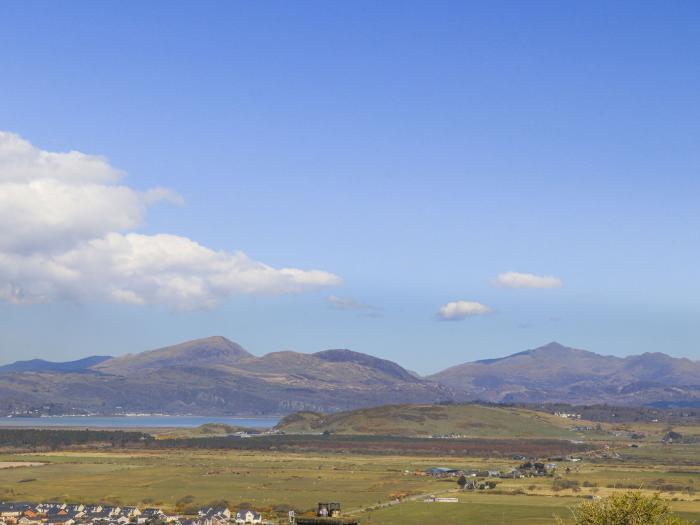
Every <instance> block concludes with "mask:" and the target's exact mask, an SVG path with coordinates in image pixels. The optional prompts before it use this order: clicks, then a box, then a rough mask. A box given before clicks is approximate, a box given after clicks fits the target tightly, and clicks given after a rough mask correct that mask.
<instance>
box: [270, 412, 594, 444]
mask: <svg viewBox="0 0 700 525" xmlns="http://www.w3.org/2000/svg"><path fill="white" fill-rule="evenodd" d="M573 426H574V424H573V423H572V422H571V421H567V420H564V419H562V418H557V417H554V416H551V415H549V414H544V413H541V412H534V411H531V410H524V409H519V408H503V407H490V406H482V405H472V404H460V405H387V406H381V407H375V408H365V409H360V410H353V411H349V412H339V413H335V414H320V413H316V412H297V413H295V414H291V415H289V416H287V417H285V418H284V419H283V420H282V421H280V423H279V424H278V425H277V427H276V428H277V430H280V431H283V432H287V433H302V434H318V433H322V432H331V433H335V434H372V435H391V436H410V437H417V436H462V437H489V438H498V437H504V438H505V437H509V438H513V437H522V438H563V439H578V438H580V434H579V433H577V432H573V431H572V430H570V429H571V427H573Z"/></svg>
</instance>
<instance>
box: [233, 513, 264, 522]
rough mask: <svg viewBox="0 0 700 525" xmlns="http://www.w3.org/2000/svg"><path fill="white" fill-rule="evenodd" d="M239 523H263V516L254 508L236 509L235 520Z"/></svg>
mask: <svg viewBox="0 0 700 525" xmlns="http://www.w3.org/2000/svg"><path fill="white" fill-rule="evenodd" d="M234 521H235V522H236V524H237V525H243V524H248V523H262V516H261V515H260V514H258V513H257V512H255V511H254V510H247V509H243V510H238V511H236V515H235V520H234Z"/></svg>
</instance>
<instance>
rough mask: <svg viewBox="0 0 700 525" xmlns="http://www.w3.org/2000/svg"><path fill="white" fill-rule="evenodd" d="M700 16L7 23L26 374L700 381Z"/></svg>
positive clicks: (342, 7) (16, 355)
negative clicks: (294, 364)
mask: <svg viewBox="0 0 700 525" xmlns="http://www.w3.org/2000/svg"><path fill="white" fill-rule="evenodd" d="M699 22H700V4H698V3H697V2H683V1H678V2H672V3H661V2H624V1H621V2H596V1H594V2H578V3H571V2H554V1H553V2H548V1H537V2H498V1H497V2H448V1H438V2H427V1H421V2H412V1H401V2H391V1H386V2H369V1H368V2H363V1H355V2H321V1H302V2H229V1H226V2H224V1H221V2H213V1H204V2H173V1H168V2H165V1H163V2H158V1H151V2H121V1H120V2H117V1H105V2H91V1H73V2H69V3H57V2H50V1H43V2H37V1H32V0H29V1H23V2H13V3H11V2H5V3H2V4H0V130H1V131H2V133H0V361H1V362H3V363H4V362H10V361H14V360H17V359H29V358H35V357H38V358H44V359H50V360H68V359H75V358H80V357H83V356H86V355H94V354H101V355H120V354H124V353H127V352H138V351H142V350H146V349H151V348H156V347H161V346H165V345H168V344H174V343H177V342H181V341H184V340H188V339H193V338H197V337H205V336H209V335H223V336H226V337H228V338H229V339H232V340H234V341H236V342H238V343H240V344H242V345H243V346H244V347H246V348H247V349H248V350H250V351H251V352H253V353H254V354H257V355H262V354H264V353H267V352H272V351H278V350H297V351H302V352H314V351H319V350H323V349H327V348H350V349H353V350H356V351H360V352H366V353H369V354H373V355H376V356H379V357H384V358H387V359H392V360H395V361H397V362H399V363H400V364H402V365H404V366H406V367H407V368H410V369H413V370H416V371H418V372H421V373H431V372H435V371H438V370H440V369H442V368H445V367H447V366H450V365H454V364H457V363H461V362H464V361H470V360H474V359H481V358H490V357H498V356H503V355H508V354H511V353H514V352H517V351H521V350H524V349H527V348H534V347H537V346H540V345H543V344H546V343H548V342H550V341H559V342H561V343H562V344H566V345H568V346H573V347H577V348H585V349H588V350H592V351H595V352H598V353H602V354H612V355H620V356H622V355H629V354H637V353H642V352H655V351H661V352H666V353H668V354H670V355H674V356H685V357H690V358H692V359H700V275H699V273H698V268H699V267H700V265H699V261H700V233H699V232H700V206H699V205H698V202H700V173H699V170H700V148H699V147H698V145H699V144H700V68H699V67H698V58H697V57H698V56H700V32H698V31H697V27H698V23H699Z"/></svg>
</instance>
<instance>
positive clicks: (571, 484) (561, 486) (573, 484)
mask: <svg viewBox="0 0 700 525" xmlns="http://www.w3.org/2000/svg"><path fill="white" fill-rule="evenodd" d="M566 489H571V490H573V491H574V492H578V491H580V490H581V488H580V484H579V482H578V481H576V480H575V479H562V478H556V479H555V480H554V481H552V490H553V491H554V492H559V491H560V490H566Z"/></svg>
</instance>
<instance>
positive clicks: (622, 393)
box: [428, 343, 700, 405]
mask: <svg viewBox="0 0 700 525" xmlns="http://www.w3.org/2000/svg"><path fill="white" fill-rule="evenodd" d="M428 379H431V380H433V381H436V382H439V383H441V384H444V385H447V386H450V387H452V388H454V389H457V390H461V391H464V392H466V393H468V395H469V396H471V397H473V398H475V399H481V400H487V401H495V402H523V403H545V402H564V403H574V404H595V403H605V402H607V403H611V404H625V405H645V404H651V403H659V402H660V403H662V404H666V405H673V404H674V403H675V402H679V403H680V402H688V401H689V400H694V399H697V400H699V401H700V363H698V362H695V361H691V360H690V359H679V358H673V357H670V356H668V355H666V354H662V353H646V354H642V355H638V356H630V357H625V358H620V357H613V356H602V355H599V354H596V353H593V352H588V351H586V350H578V349H575V348H568V347H566V346H563V345H561V344H559V343H549V344H548V345H545V346H542V347H539V348H535V349H533V350H526V351H524V352H518V353H516V354H513V355H511V356H508V357H503V358H499V359H487V360H481V361H474V362H470V363H464V364H461V365H457V366H453V367H451V368H448V369H446V370H443V371H442V372H439V373H437V374H434V375H432V376H429V377H428Z"/></svg>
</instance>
